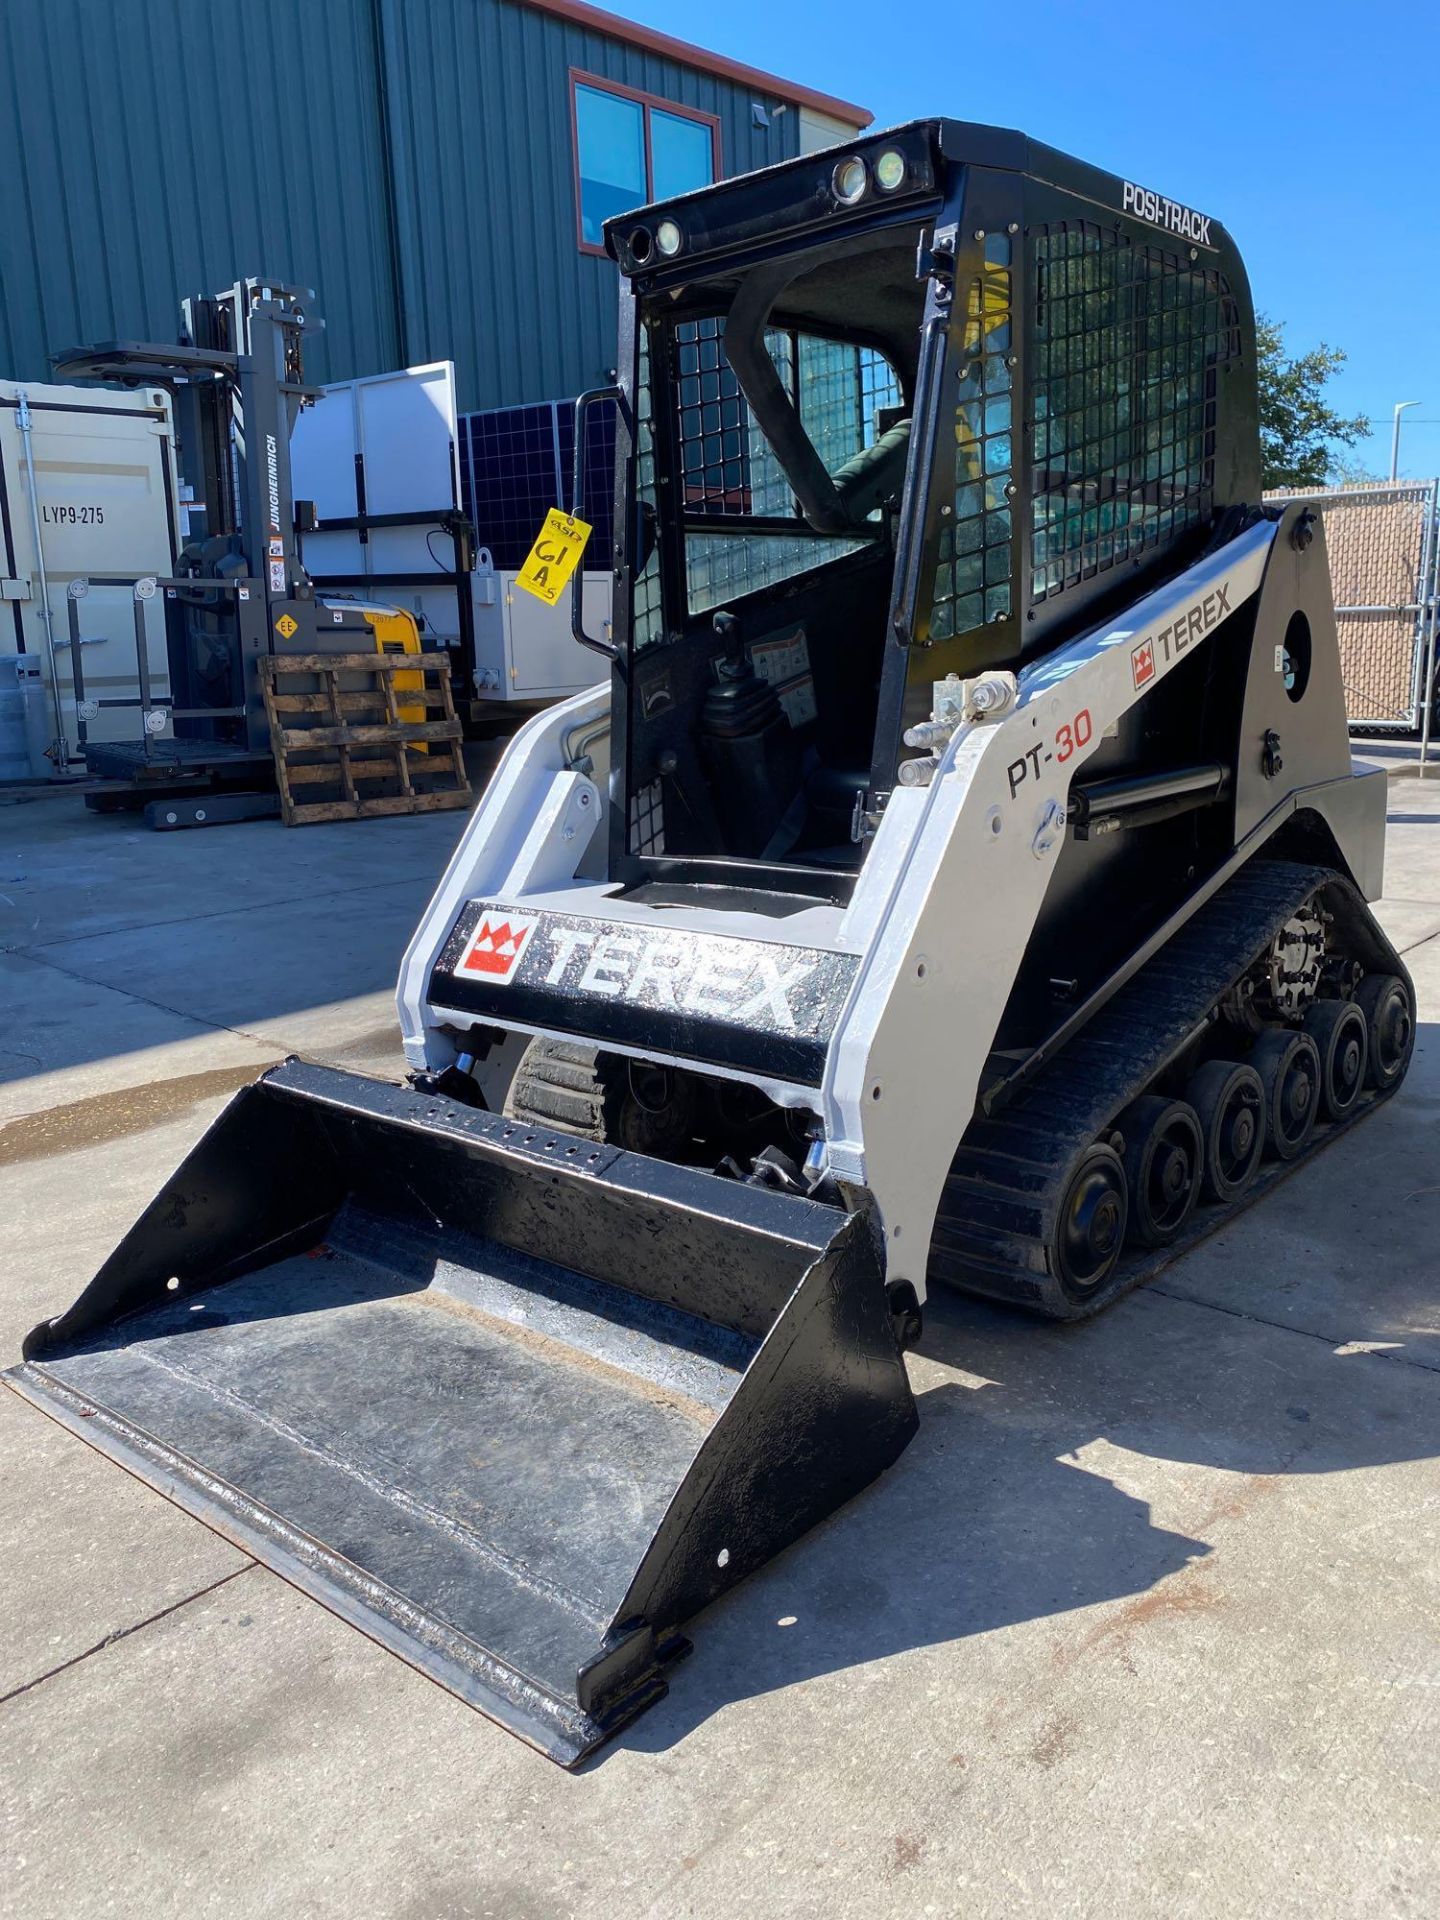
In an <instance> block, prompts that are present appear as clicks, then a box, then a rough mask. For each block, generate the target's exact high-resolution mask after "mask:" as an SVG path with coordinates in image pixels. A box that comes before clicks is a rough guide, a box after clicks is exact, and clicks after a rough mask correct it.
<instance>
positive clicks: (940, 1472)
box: [590, 1268, 1440, 1765]
mask: <svg viewBox="0 0 1440 1920" xmlns="http://www.w3.org/2000/svg"><path fill="white" fill-rule="evenodd" d="M1167 1271H1170V1272H1178V1271H1180V1269H1179V1268H1176V1269H1169V1270H1167ZM1165 1277H1166V1275H1165V1273H1164V1272H1162V1273H1161V1275H1159V1276H1158V1277H1157V1280H1156V1281H1155V1282H1154V1283H1152V1286H1151V1287H1149V1288H1142V1289H1141V1290H1140V1291H1138V1292H1137V1293H1136V1294H1135V1295H1133V1296H1131V1297H1130V1298H1129V1299H1127V1300H1125V1301H1122V1302H1121V1303H1120V1304H1119V1305H1118V1306H1117V1307H1115V1308H1113V1309H1112V1310H1111V1311H1110V1312H1109V1313H1108V1314H1106V1315H1104V1316H1102V1317H1101V1318H1100V1319H1099V1320H1096V1321H1093V1322H1089V1323H1085V1324H1081V1325H1078V1326H1070V1327H1062V1326H1055V1325H1049V1324H1044V1323H1039V1322H1035V1321H1032V1320H1030V1319H1029V1318H1028V1317H1026V1316H1024V1315H1022V1314H1020V1313H1018V1312H1015V1311H1013V1310H1010V1309H1007V1308H1002V1307H991V1306H989V1305H987V1304H986V1303H984V1302H981V1301H978V1300H972V1299H967V1298H964V1297H962V1296H958V1295H951V1294H940V1295H938V1296H936V1295H932V1298H931V1301H930V1303H929V1305H928V1306H927V1309H926V1330H925V1335H924V1338H923V1339H922V1341H921V1345H920V1349H919V1354H918V1356H917V1362H918V1364H914V1365H912V1375H913V1376H914V1378H915V1384H916V1388H917V1397H918V1400H919V1406H920V1432H919V1435H918V1437H917V1438H916V1440H915V1441H914V1442H913V1444H912V1445H911V1446H910V1448H909V1449H908V1450H907V1452H906V1453H905V1454H904V1455H903V1456H902V1458H901V1459H900V1461H899V1462H898V1463H897V1464H896V1466H894V1467H893V1468H892V1469H891V1470H890V1472H889V1473H888V1474H886V1475H884V1476H883V1477H882V1478H881V1479H880V1480H879V1481H878V1482H876V1483H875V1485H874V1486H872V1487H871V1488H869V1489H868V1490H867V1491H866V1492H865V1493H863V1494H861V1495H860V1496H859V1497H858V1498H857V1499H856V1500H853V1501H852V1502H851V1503H850V1504H849V1505H848V1506H847V1507H845V1508H843V1509H842V1510H841V1511H840V1512H839V1513H838V1514H836V1515H835V1516H834V1517H833V1518H832V1519H831V1520H829V1521H827V1522H825V1523H824V1524H822V1525H821V1526H820V1527H819V1528H817V1529H816V1530H815V1531H814V1532H813V1533H811V1534H810V1535H808V1536H807V1537H806V1538H804V1539H802V1540H800V1541H799V1542H797V1543H796V1545H795V1546H793V1547H792V1548H790V1549H789V1550H788V1551H787V1552H786V1553H785V1554H784V1555H782V1556H781V1557H780V1558H779V1559H777V1560H776V1561H775V1562H773V1563H772V1565H771V1566H770V1567H768V1568H766V1569H765V1570H764V1571H763V1572H761V1573H760V1574H759V1575H757V1576H756V1577H755V1578H753V1579H752V1580H750V1581H749V1582H747V1583H746V1585H745V1586H743V1587H742V1588H740V1589H738V1590H737V1591H736V1592H735V1593H733V1594H731V1595H729V1596H727V1597H726V1598H725V1599H724V1600H722V1601H720V1602H718V1603H717V1604H716V1605H715V1606H714V1607H713V1608H712V1609H711V1610H710V1611H709V1612H708V1613H707V1614H705V1615H702V1616H701V1617H700V1618H699V1619H697V1620H696V1621H695V1622H693V1623H692V1627H691V1632H692V1635H693V1640H694V1645H695V1649H696V1651H695V1652H694V1654H693V1655H692V1656H691V1657H690V1658H689V1659H688V1660H686V1661H684V1662H682V1663H681V1664H680V1665H679V1666H677V1667H676V1668H675V1669H674V1670H673V1672H672V1674H671V1692H670V1694H669V1695H668V1697H667V1698H666V1699H665V1700H664V1701H662V1702H661V1703H660V1704H659V1706H657V1707H656V1708H654V1709H652V1710H651V1711H650V1712H649V1713H647V1714H646V1715H645V1716H644V1717H643V1718H642V1719H641V1720H639V1721H637V1722H636V1723H635V1724H634V1725H633V1726H631V1727H629V1728H627V1729H625V1730H624V1731H623V1732H622V1733H621V1734H620V1736H619V1737H618V1739H617V1740H616V1741H615V1742H614V1749H616V1750H618V1749H623V1748H626V1747H633V1748H635V1749H637V1750H640V1751H646V1752H659V1751H664V1750H666V1749H668V1748H670V1747H671V1746H674V1745H676V1744H678V1743H679V1742H681V1741H683V1740H684V1739H685V1737H686V1736H687V1734H689V1733H690V1732H692V1731H694V1730H695V1729H696V1728H697V1727H698V1726H700V1725H701V1724H702V1723H703V1722H704V1721H706V1720H707V1719H709V1718H710V1716H711V1715H713V1714H714V1713H717V1712H719V1711H720V1710H721V1709H722V1708H724V1707H727V1706H730V1705H732V1704H733V1703H735V1702H736V1701H738V1700H742V1699H745V1698H748V1697H751V1696H755V1695H762V1694H766V1693H770V1692H773V1691H776V1690H778V1689H781V1688H785V1687H791V1686H795V1685H798V1684H799V1683H801V1682H803V1681H806V1680H810V1679H813V1678H816V1677H818V1676H821V1675H829V1674H835V1673H840V1672H845V1671H850V1670H854V1671H856V1672H857V1673H858V1672H859V1670H861V1669H864V1668H867V1667H870V1666H872V1665H873V1664H874V1663H879V1662H884V1661H885V1660H887V1659H888V1658H891V1657H893V1656H895V1655H898V1654H903V1653H907V1652H911V1651H915V1650H919V1649H923V1648H925V1647H930V1646H939V1645H943V1644H949V1643H953V1642H956V1641H960V1640H967V1639H974V1638H978V1637H979V1636H982V1635H985V1634H987V1633H990V1632H992V1631H994V1630H995V1629H996V1628H1001V1627H1007V1626H1013V1625H1015V1624H1017V1623H1021V1622H1025V1621H1033V1620H1043V1619H1047V1618H1052V1617H1058V1616H1061V1615H1068V1614H1072V1613H1075V1612H1077V1611H1079V1610H1082V1609H1085V1608H1088V1607H1095V1606H1098V1605H1101V1604H1103V1603H1107V1602H1114V1601H1124V1600H1127V1599H1128V1600H1132V1601H1134V1602H1135V1603H1136V1609H1138V1612H1137V1611H1136V1610H1135V1609H1126V1608H1122V1609H1121V1610H1120V1612H1119V1614H1118V1615H1116V1614H1113V1613H1112V1614H1110V1615H1107V1616H1106V1618H1105V1620H1104V1621H1102V1622H1100V1623H1097V1626H1096V1629H1095V1634H1094V1640H1095V1642H1098V1641H1099V1640H1101V1639H1104V1638H1106V1637H1107V1636H1110V1635H1112V1634H1114V1635H1119V1634H1122V1633H1123V1631H1124V1630H1125V1629H1126V1627H1127V1623H1129V1622H1131V1621H1132V1620H1134V1621H1135V1622H1137V1623H1138V1620H1139V1618H1140V1617H1141V1615H1143V1617H1144V1618H1147V1619H1148V1618H1150V1617H1152V1616H1154V1615H1157V1614H1164V1613H1176V1614H1180V1613H1186V1612H1190V1611H1194V1610H1198V1609H1201V1608H1203V1607H1205V1606H1208V1605H1211V1604H1213V1603H1214V1600H1213V1595H1212V1593H1211V1592H1210V1591H1209V1590H1208V1585H1207V1588H1206V1589H1205V1590H1202V1589H1200V1588H1196V1587H1194V1586H1193V1585H1192V1584H1191V1583H1190V1582H1179V1583H1176V1585H1175V1586H1174V1587H1173V1588H1170V1589H1166V1590H1165V1592H1164V1594H1163V1595H1162V1593H1160V1592H1158V1591H1157V1589H1160V1588H1161V1587H1162V1584H1163V1583H1165V1582H1166V1581H1168V1580H1170V1578H1171V1576H1173V1575H1175V1574H1177V1573H1180V1572H1181V1571H1182V1570H1183V1569H1185V1568H1186V1567H1190V1566H1199V1565H1200V1564H1202V1563H1203V1562H1204V1561H1205V1560H1206V1559H1207V1558H1208V1557H1209V1556H1210V1555H1211V1554H1212V1553H1213V1552H1214V1551H1215V1550H1216V1548H1217V1546H1218V1545H1219V1540H1218V1538H1217V1535H1218V1533H1219V1531H1220V1529H1221V1528H1223V1527H1224V1526H1225V1525H1226V1524H1228V1523H1233V1522H1236V1521H1238V1520H1241V1519H1242V1518H1243V1517H1244V1516H1245V1515H1246V1514H1247V1513H1249V1512H1250V1510H1251V1509H1252V1508H1253V1507H1255V1506H1256V1505H1259V1504H1260V1503H1262V1502H1263V1501H1265V1500H1266V1499H1268V1498H1270V1497H1273V1496H1275V1495H1277V1494H1281V1495H1283V1490H1284V1487H1285V1485H1286V1483H1287V1482H1288V1481H1289V1480H1290V1479H1291V1478H1292V1477H1298V1476H1306V1475H1312V1474H1331V1473H1336V1474H1338V1473H1344V1472H1347V1471H1349V1470H1352V1469H1363V1468H1370V1467H1376V1466H1384V1465H1391V1464H1398V1463H1402V1462H1405V1461H1411V1460H1418V1459H1427V1458H1430V1457H1432V1456H1436V1455H1440V1394H1437V1393H1436V1392H1435V1389H1434V1383H1433V1379H1432V1378H1431V1374H1430V1372H1429V1371H1428V1370H1426V1369H1424V1368H1423V1367H1421V1366H1413V1365H1409V1364H1396V1363H1395V1360H1394V1359H1393V1358H1391V1357H1387V1356H1386V1355H1381V1354H1372V1353H1367V1352H1364V1351H1351V1352H1347V1351H1346V1350H1345V1349H1343V1348H1339V1349H1337V1348H1336V1347H1335V1346H1334V1345H1333V1344H1332V1343H1331V1342H1330V1341H1329V1340H1328V1339H1327V1338H1323V1337H1311V1336H1310V1335H1309V1334H1307V1333H1305V1332H1303V1331H1297V1330H1293V1329H1286V1328H1281V1327H1276V1326H1271V1325H1268V1324H1264V1285H1265V1278H1264V1274H1263V1273H1260V1272H1257V1275H1256V1294H1255V1304H1256V1319H1253V1320H1249V1319H1246V1318H1244V1317H1242V1316H1240V1315H1238V1314H1235V1313H1233V1312H1215V1311H1213V1310H1211V1309H1209V1308H1208V1307H1207V1306H1206V1305H1204V1304H1203V1303H1202V1302H1198V1301H1196V1300H1193V1299H1190V1298H1187V1297H1184V1296H1182V1295H1178V1294H1176V1295H1167V1294H1166V1293H1165V1292H1164V1284H1165ZM1422 1284H1423V1276H1421V1275H1419V1274H1416V1275H1415V1276H1414V1287H1415V1290H1416V1296H1417V1297H1416V1299H1415V1301H1414V1303H1413V1304H1414V1309H1415V1311H1416V1313H1423V1312H1424V1311H1426V1310H1427V1309H1428V1306H1429V1303H1430V1301H1431V1299H1432V1297H1433V1296H1432V1294H1431V1292H1430V1291H1428V1290H1426V1291H1425V1293H1424V1297H1423V1298H1421V1297H1420V1292H1421V1288H1422ZM1387 1304H1388V1305H1389V1306H1390V1307H1391V1308H1393V1305H1394V1302H1393V1300H1392V1301H1390V1302H1388V1303H1387ZM938 1368H945V1369H957V1370H961V1371H962V1372H963V1374H964V1376H965V1380H966V1384H957V1383H956V1382H954V1381H946V1380H943V1379H939V1381H938V1384H935V1385H931V1386H928V1388H927V1385H926V1382H927V1378H928V1379H936V1378H937V1371H938ZM1151 1463H1163V1464H1162V1465H1161V1466H1160V1467H1158V1468H1155V1467H1152V1464H1151ZM1176 1468H1178V1469H1180V1471H1179V1473H1178V1474H1177V1472H1176ZM1191 1469H1194V1470H1199V1471H1194V1472H1191V1471H1189V1470H1191ZM1132 1472H1133V1480H1132V1484H1134V1483H1139V1484H1142V1485H1144V1486H1146V1487H1147V1488H1148V1487H1149V1486H1150V1484H1151V1483H1152V1481H1162V1480H1163V1483H1164V1484H1165V1486H1166V1488H1167V1490H1168V1491H1169V1492H1171V1493H1173V1494H1174V1497H1175V1504H1176V1507H1177V1508H1178V1509H1180V1510H1181V1511H1193V1512H1194V1513H1195V1515H1196V1516H1197V1517H1196V1519H1195V1520H1194V1521H1192V1522H1191V1523H1190V1524H1191V1526H1192V1527H1193V1532H1184V1531H1177V1530H1172V1529H1171V1528H1169V1527H1165V1526H1161V1525H1158V1524H1157V1523H1156V1522H1155V1520H1154V1519H1153V1517H1152V1510H1151V1505H1150V1503H1149V1501H1148V1500H1146V1499H1144V1498H1140V1497H1137V1496H1136V1495H1134V1494H1132V1493H1130V1492H1127V1491H1126V1490H1125V1488H1124V1487H1123V1486H1121V1485H1120V1484H1118V1483H1117V1480H1116V1479H1114V1478H1111V1477H1108V1476H1110V1475H1111V1474H1116V1473H1118V1474H1119V1475H1121V1476H1123V1477H1125V1478H1127V1479H1130V1478H1131V1475H1132ZM1217 1472H1218V1473H1222V1474H1224V1475H1225V1476H1226V1478H1224V1479H1222V1480H1218V1481H1217V1480H1216V1478H1215V1477H1214V1476H1215V1474H1216V1473H1217ZM1146 1596H1149V1598H1147V1597H1146ZM782 1623H784V1624H782ZM1072 1631H1073V1629H1072ZM1086 1644H1091V1642H1090V1641H1087V1642H1086ZM606 1751H607V1750H602V1751H601V1753H600V1754H599V1755H597V1756H596V1758H595V1759H594V1760H593V1761H592V1762H591V1763H590V1764H591V1765H603V1764H604V1761H605V1752H606Z"/></svg>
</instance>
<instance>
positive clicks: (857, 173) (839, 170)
mask: <svg viewBox="0 0 1440 1920" xmlns="http://www.w3.org/2000/svg"><path fill="white" fill-rule="evenodd" d="M830 184H831V185H832V186H833V187H834V189H835V198H836V199H837V200H839V201H840V202H841V203H842V204H843V205H844V206H847V207H853V206H854V204H855V202H856V201H857V200H858V199H859V198H860V196H861V195H862V194H863V193H864V191H865V189H866V187H868V186H869V184H870V169H869V168H868V167H867V166H866V164H865V162H864V161H863V160H862V159H861V158H860V156H859V155H858V154H856V153H852V154H851V155H850V156H849V157H848V158H847V159H844V160H837V161H836V163H835V171H834V173H833V174H832V175H831V177H830Z"/></svg>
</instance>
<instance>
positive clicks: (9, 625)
mask: <svg viewBox="0 0 1440 1920" xmlns="http://www.w3.org/2000/svg"><path fill="white" fill-rule="evenodd" d="M22 391H23V392H24V393H25V394H26V395H27V397H28V400H29V403H30V407H31V419H32V422H33V433H32V445H33V452H34V461H35V481H36V493H37V499H38V505H39V510H40V523H41V524H40V552H39V553H37V552H36V546H35V536H34V529H33V520H32V515H31V498H30V484H29V479H28V475H27V471H26V464H25V458H24V447H23V442H22V436H21V434H20V430H19V425H18V414H17V408H16V406H15V405H14V404H12V403H13V402H14V401H15V399H16V396H17V395H18V394H19V393H20V392H22ZM98 409H103V411H98ZM0 462H3V465H4V477H5V492H6V496H7V499H8V502H9V510H10V511H9V521H10V538H11V543H12V546H13V549H14V563H13V571H12V568H11V566H10V564H9V563H8V561H7V557H6V554H5V551H4V548H3V544H0V577H4V578H6V579H8V580H11V581H13V582H14V583H15V584H13V585H9V586H7V587H6V588H5V589H4V593H5V599H4V601H3V602H0V652H3V653H18V652H21V651H24V652H25V653H27V654H31V655H34V656H35V657H36V658H37V659H38V660H40V661H41V663H42V676H43V681H44V707H45V716H46V717H45V738H46V740H47V741H48V740H49V739H50V738H52V737H53V735H54V730H55V721H54V707H53V700H52V695H51V690H50V674H49V665H48V660H49V656H48V651H47V648H46V644H45V627H44V622H43V620H42V617H41V604H42V603H41V592H40V582H41V562H42V556H43V566H44V574H45V578H46V580H47V581H48V584H49V598H50V608H51V614H52V619H53V629H54V637H55V642H56V666H57V669H58V678H59V682H60V697H61V709H62V716H63V722H64V728H65V734H66V738H67V741H68V745H69V750H70V753H71V755H72V757H73V758H75V759H77V760H78V759H80V758H81V757H82V756H81V752H80V740H79V732H78V727H77V715H76V711H75V698H74V672H73V666H72V661H71V647H70V640H69V589H70V583H71V582H72V581H73V580H77V579H81V578H85V579H89V578H94V577H96V576H99V575H105V574H118V575H124V576H127V577H133V576H135V575H143V574H156V575H160V576H162V577H163V576H166V575H168V574H170V573H171V572H172V571H173V569H174V560H175V549H176V540H177V532H178V530H177V528H176V525H175V518H174V506H173V502H174V501H175V498H176V485H175V464H174V436H173V431H172V425H171V416H170V399H169V395H168V394H166V393H164V392H163V391H162V390H161V389H159V388H153V389H146V390H144V391H141V392H136V393H133V394H130V393H107V392H104V391H103V390H101V389H98V388H95V387H72V386H40V385H30V384H28V383H27V384H25V385H23V386H21V385H20V384H18V383H15V382H11V381H3V382H0ZM75 604H76V608H77V611H78V614H79V622H80V634H81V639H82V641H83V642H84V643H85V644H84V645H83V648H82V653H81V671H82V676H83V681H84V690H85V696H86V699H87V701H89V700H101V701H109V700H121V699H126V700H129V699H136V700H138V697H139V673H138V667H137V662H136V641H135V617H134V604H135V603H134V596H133V594H132V593H131V591H130V589H129V588H128V587H98V586H97V587H92V588H91V589H90V591H89V592H88V593H87V594H86V595H85V596H84V597H83V598H81V599H79V600H77V601H76V603H75ZM143 607H144V630H145V653H146V661H147V665H148V669H149V674H150V690H151V693H152V695H153V696H156V697H162V696H165V695H168V693H169V691H170V674H169V659H168V655H167V651H166V644H165V611H164V603H163V600H162V599H161V597H160V596H159V595H156V596H155V597H154V598H152V599H150V600H149V601H147V602H145V603H143ZM17 610H18V620H17ZM22 640H23V648H22V647H21V645H20V642H21V641H22ZM141 725H142V723H141V717H140V709H139V707H138V705H137V706H133V707H113V706H102V707H101V708H100V710H99V712H98V713H97V714H96V715H95V717H94V718H92V719H90V720H89V721H88V722H87V732H88V736H89V738H90V739H91V740H92V741H104V740H138V739H139V738H140V735H141ZM169 731H170V729H169V727H168V725H167V727H166V728H165V735H167V736H168V734H169ZM32 771H33V772H34V773H35V775H36V776H37V777H40V776H43V775H45V774H47V773H49V772H50V771H51V769H50V767H49V765H48V763H43V762H42V764H40V765H37V766H34V767H33V768H32Z"/></svg>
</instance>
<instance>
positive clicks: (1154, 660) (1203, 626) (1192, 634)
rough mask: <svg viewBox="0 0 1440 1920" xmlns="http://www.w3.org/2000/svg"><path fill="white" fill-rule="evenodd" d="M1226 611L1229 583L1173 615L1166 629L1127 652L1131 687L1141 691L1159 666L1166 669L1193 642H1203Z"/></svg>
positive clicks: (1161, 629) (1224, 582) (1221, 585)
mask: <svg viewBox="0 0 1440 1920" xmlns="http://www.w3.org/2000/svg"><path fill="white" fill-rule="evenodd" d="M1229 611H1230V582H1229V581H1228V580H1227V581H1223V582H1222V583H1221V584H1220V585H1219V586H1218V587H1216V588H1215V589H1214V591H1213V592H1211V593H1207V594H1204V595H1203V596H1202V597H1201V598H1200V599H1199V600H1197V601H1195V603H1194V604H1193V605H1192V606H1189V607H1187V608H1186V609H1185V611H1184V612H1183V613H1180V614H1177V615H1176V616H1175V618H1174V619H1173V620H1171V621H1170V622H1169V623H1168V625H1166V626H1163V627H1161V628H1160V629H1159V630H1158V631H1157V632H1155V633H1152V634H1151V636H1150V638H1149V639H1148V640H1142V641H1141V642H1140V643H1139V645H1138V646H1135V647H1132V648H1131V649H1130V670H1131V672H1132V673H1133V674H1134V676H1135V685H1136V686H1137V687H1143V686H1144V685H1145V684H1146V683H1147V682H1148V681H1150V680H1153V679H1154V678H1155V675H1156V674H1157V673H1158V672H1159V670H1160V666H1161V663H1162V662H1163V664H1164V665H1165V666H1166V667H1168V666H1169V665H1170V663H1171V661H1172V660H1175V659H1177V658H1178V657H1179V656H1180V655H1181V654H1182V653H1184V652H1185V650H1186V648H1187V647H1192V646H1194V644H1195V642H1196V641H1197V640H1203V639H1204V638H1205V635H1206V634H1207V633H1209V631H1210V629H1211V628H1212V627H1218V626H1219V624H1220V622H1221V621H1222V620H1223V619H1224V618H1225V616H1226V614H1227V613H1229Z"/></svg>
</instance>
